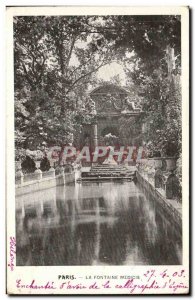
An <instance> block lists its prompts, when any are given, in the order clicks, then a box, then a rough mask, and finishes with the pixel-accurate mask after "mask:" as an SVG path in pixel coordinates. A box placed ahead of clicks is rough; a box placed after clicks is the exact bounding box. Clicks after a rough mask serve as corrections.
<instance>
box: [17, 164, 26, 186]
mask: <svg viewBox="0 0 195 300" xmlns="http://www.w3.org/2000/svg"><path fill="white" fill-rule="evenodd" d="M16 180H17V181H16V183H17V184H23V182H24V174H23V172H22V166H21V162H16Z"/></svg>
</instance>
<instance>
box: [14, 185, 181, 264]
mask: <svg viewBox="0 0 195 300" xmlns="http://www.w3.org/2000/svg"><path fill="white" fill-rule="evenodd" d="M16 237H17V255H16V257H17V265H18V266H24V265H26V266H35V265H36V266H39V265H40V266H42V265H53V266H57V265H59V266H63V265H177V264H181V263H182V243H181V233H180V231H179V229H178V228H177V226H176V225H175V224H172V223H171V220H170V218H168V217H167V216H166V215H165V213H164V212H163V211H162V209H161V208H160V207H159V205H157V204H156V203H155V201H153V200H152V199H150V198H149V197H148V196H147V195H146V194H144V193H143V192H142V191H141V189H140V188H139V187H138V186H136V185H135V184H134V183H133V182H121V183H120V182H118V183H116V182H104V183H76V184H75V185H68V186H66V187H64V186H59V187H56V188H52V189H48V190H44V191H40V192H37V193H32V194H27V195H22V196H20V197H18V198H16Z"/></svg>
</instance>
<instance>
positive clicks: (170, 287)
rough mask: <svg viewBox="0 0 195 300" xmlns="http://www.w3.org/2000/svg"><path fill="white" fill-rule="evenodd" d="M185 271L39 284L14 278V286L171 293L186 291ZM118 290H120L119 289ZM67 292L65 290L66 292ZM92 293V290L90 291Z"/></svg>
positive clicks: (112, 291)
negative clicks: (121, 278) (127, 277)
mask: <svg viewBox="0 0 195 300" xmlns="http://www.w3.org/2000/svg"><path fill="white" fill-rule="evenodd" d="M185 278H186V272H185V270H184V269H181V270H179V271H175V272H169V271H168V269H165V270H163V271H162V272H159V271H158V272H157V271H156V270H155V269H153V270H148V271H147V272H145V273H144V274H142V276H140V278H131V279H128V280H120V279H119V280H118V279H117V280H100V281H97V280H94V279H92V276H91V279H89V280H87V283H86V281H85V282H84V283H82V282H77V279H73V280H71V281H70V280H67V281H63V282H55V281H51V282H49V281H47V282H45V283H44V284H40V283H39V282H38V281H36V280H35V279H33V280H32V281H31V282H29V283H27V284H26V283H24V282H23V281H22V279H17V280H16V287H17V288H19V289H29V290H32V289H33V290H60V291H61V292H62V291H65V290H69V292H70V293H71V291H73V290H74V291H78V294H79V290H86V293H87V290H89V293H91V292H90V291H94V292H95V290H96V291H97V292H98V291H99V292H100V291H101V290H102V289H106V290H107V291H109V290H110V289H111V292H110V293H116V294H117V293H120V291H123V292H124V293H126V294H129V293H130V294H144V293H151V294H155V293H163V290H165V289H166V292H167V291H168V292H170V294H173V293H188V286H187V285H186V283H185V282H186V281H185ZM119 290H120V291H119ZM157 290H158V292H157ZM66 293H67V292H66ZM92 293H93V292H92ZM100 293H101V292H100Z"/></svg>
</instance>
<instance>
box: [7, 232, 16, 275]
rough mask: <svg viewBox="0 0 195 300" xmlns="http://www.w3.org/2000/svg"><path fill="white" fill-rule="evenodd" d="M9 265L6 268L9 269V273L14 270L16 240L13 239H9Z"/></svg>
mask: <svg viewBox="0 0 195 300" xmlns="http://www.w3.org/2000/svg"><path fill="white" fill-rule="evenodd" d="M9 247H10V248H9V259H10V260H9V263H8V267H9V268H10V270H11V271H13V270H14V259H15V255H16V239H15V237H10V240H9Z"/></svg>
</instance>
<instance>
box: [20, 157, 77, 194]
mask: <svg viewBox="0 0 195 300" xmlns="http://www.w3.org/2000/svg"><path fill="white" fill-rule="evenodd" d="M40 163H41V161H35V165H36V170H35V172H34V173H27V174H25V173H24V172H23V170H22V166H21V162H16V164H15V170H16V172H15V174H16V175H15V183H16V188H20V190H21V187H25V188H24V190H25V193H26V191H28V190H29V192H30V190H34V189H35V190H37V189H38V188H40V189H42V187H43V188H44V189H45V188H49V187H52V186H54V185H65V184H66V183H70V182H74V181H75V168H74V167H72V166H71V165H70V164H65V165H61V166H58V167H57V168H54V161H53V160H51V161H50V169H49V170H48V171H44V172H43V171H41V169H40ZM37 184H38V185H37ZM36 185H37V188H35V186H36Z"/></svg>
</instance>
